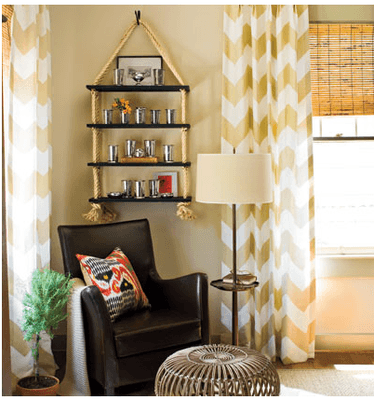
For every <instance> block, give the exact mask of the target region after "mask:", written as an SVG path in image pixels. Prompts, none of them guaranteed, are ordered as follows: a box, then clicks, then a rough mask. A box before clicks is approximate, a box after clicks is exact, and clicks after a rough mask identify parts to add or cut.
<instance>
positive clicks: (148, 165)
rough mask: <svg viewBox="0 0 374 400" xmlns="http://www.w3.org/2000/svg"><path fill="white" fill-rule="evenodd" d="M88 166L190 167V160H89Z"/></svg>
mask: <svg viewBox="0 0 374 400" xmlns="http://www.w3.org/2000/svg"><path fill="white" fill-rule="evenodd" d="M87 165H88V166H89V167H190V166H191V162H190V161H187V162H185V163H184V162H181V161H175V162H172V163H166V162H158V163H109V162H98V163H94V162H90V163H88V164H87Z"/></svg>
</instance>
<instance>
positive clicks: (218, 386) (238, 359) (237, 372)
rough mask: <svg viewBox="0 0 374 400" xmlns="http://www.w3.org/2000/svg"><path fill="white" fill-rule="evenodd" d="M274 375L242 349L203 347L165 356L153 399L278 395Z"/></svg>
mask: <svg viewBox="0 0 374 400" xmlns="http://www.w3.org/2000/svg"><path fill="white" fill-rule="evenodd" d="M279 392H280V381H279V377H278V373H277V371H276V369H275V367H274V366H273V364H272V363H271V361H269V360H268V359H267V358H266V357H265V356H264V355H262V354H261V353H259V352H258V351H255V350H251V349H248V348H246V347H236V346H232V345H223V344H218V345H206V346H198V347H190V348H188V349H184V350H180V351H177V352H176V353H174V354H172V355H171V356H169V357H168V358H167V359H166V360H165V361H164V362H163V364H162V365H161V367H160V368H159V370H158V372H157V375H156V381H155V393H156V396H216V395H218V396H278V395H279Z"/></svg>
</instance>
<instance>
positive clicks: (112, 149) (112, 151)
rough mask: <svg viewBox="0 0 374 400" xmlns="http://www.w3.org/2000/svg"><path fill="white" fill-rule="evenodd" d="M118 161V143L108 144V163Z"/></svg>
mask: <svg viewBox="0 0 374 400" xmlns="http://www.w3.org/2000/svg"><path fill="white" fill-rule="evenodd" d="M116 162H118V145H113V146H112V145H109V146H108V163H116Z"/></svg>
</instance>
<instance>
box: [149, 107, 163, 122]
mask: <svg viewBox="0 0 374 400" xmlns="http://www.w3.org/2000/svg"><path fill="white" fill-rule="evenodd" d="M160 116H161V110H151V124H159V123H160Z"/></svg>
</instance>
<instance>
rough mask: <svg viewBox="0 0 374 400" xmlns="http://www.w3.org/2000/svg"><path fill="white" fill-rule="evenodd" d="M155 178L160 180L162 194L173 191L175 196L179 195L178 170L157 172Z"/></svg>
mask: <svg viewBox="0 0 374 400" xmlns="http://www.w3.org/2000/svg"><path fill="white" fill-rule="evenodd" d="M153 178H154V179H158V180H159V181H160V184H159V193H160V195H162V194H167V193H172V194H173V196H174V197H177V196H178V172H155V173H154V176H153Z"/></svg>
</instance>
